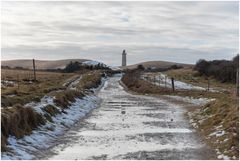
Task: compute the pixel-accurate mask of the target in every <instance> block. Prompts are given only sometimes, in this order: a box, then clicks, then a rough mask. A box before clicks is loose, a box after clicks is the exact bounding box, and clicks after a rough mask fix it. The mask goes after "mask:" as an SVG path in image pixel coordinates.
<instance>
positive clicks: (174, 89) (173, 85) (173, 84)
mask: <svg viewBox="0 0 240 161" xmlns="http://www.w3.org/2000/svg"><path fill="white" fill-rule="evenodd" d="M171 80H172V90H173V91H175V88H174V78H173V77H172V78H171Z"/></svg>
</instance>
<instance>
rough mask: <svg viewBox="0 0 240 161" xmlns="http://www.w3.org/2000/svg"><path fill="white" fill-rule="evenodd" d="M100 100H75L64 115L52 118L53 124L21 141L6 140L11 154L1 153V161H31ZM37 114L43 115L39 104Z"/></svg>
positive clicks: (48, 123) (91, 97)
mask: <svg viewBox="0 0 240 161" xmlns="http://www.w3.org/2000/svg"><path fill="white" fill-rule="evenodd" d="M43 100H45V101H46V100H47V101H50V103H51V100H52V99H50V98H48V97H45V98H43ZM99 101H100V99H99V98H98V97H96V96H93V95H92V96H86V97H84V98H83V99H76V102H74V103H72V105H71V106H70V107H69V108H67V109H65V112H66V113H61V114H58V115H56V116H55V117H53V118H52V120H53V122H47V123H46V124H45V125H43V126H41V127H39V128H38V129H37V130H34V131H33V133H32V134H31V135H28V136H25V137H23V138H21V139H16V138H15V137H13V136H10V137H9V138H8V142H9V144H8V145H7V147H8V148H10V149H12V150H11V152H3V153H2V155H1V158H2V159H4V160H5V159H7V160H8V159H11V160H12V159H33V158H34V154H35V153H38V152H39V151H41V149H46V148H49V147H50V146H51V145H52V144H51V143H53V142H54V140H55V139H56V137H57V136H59V135H62V134H63V133H64V130H67V129H68V128H69V127H71V126H72V125H74V123H76V122H77V121H78V120H79V119H81V118H82V117H84V116H85V115H86V114H87V113H89V112H90V111H91V110H92V109H94V108H96V107H97V104H98V102H99ZM36 106H37V107H34V109H37V111H38V112H40V111H41V112H40V113H44V111H42V109H41V107H42V106H39V104H36Z"/></svg>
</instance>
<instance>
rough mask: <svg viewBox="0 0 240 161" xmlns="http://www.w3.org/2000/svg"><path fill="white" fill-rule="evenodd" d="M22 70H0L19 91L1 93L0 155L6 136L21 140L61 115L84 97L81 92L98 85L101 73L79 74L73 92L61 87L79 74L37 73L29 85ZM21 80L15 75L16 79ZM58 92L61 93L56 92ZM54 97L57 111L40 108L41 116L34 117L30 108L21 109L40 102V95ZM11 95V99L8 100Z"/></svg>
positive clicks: (53, 108) (36, 114)
mask: <svg viewBox="0 0 240 161" xmlns="http://www.w3.org/2000/svg"><path fill="white" fill-rule="evenodd" d="M28 72H29V71H26V70H2V73H3V77H2V78H4V79H5V80H6V79H7V80H11V81H17V80H19V84H20V87H19V88H18V87H17V86H16V85H15V86H10V87H5V88H2V90H1V94H2V95H1V98H2V107H3V108H2V109H1V118H2V120H1V137H2V138H1V147H2V151H5V150H7V149H6V144H7V138H8V136H9V135H11V136H15V137H16V138H21V137H23V136H24V135H28V134H31V132H32V130H33V129H35V128H37V127H38V126H39V125H41V124H44V123H45V122H46V121H50V122H51V121H52V117H53V116H56V115H57V114H60V113H62V112H63V113H64V108H68V107H69V105H70V104H71V103H72V102H74V101H75V99H76V98H81V97H83V96H84V91H85V90H87V89H90V88H94V87H97V86H98V85H99V84H100V83H101V77H102V72H101V71H91V72H87V73H86V72H84V73H82V79H81V80H80V82H79V84H77V90H71V89H68V88H67V87H63V84H64V83H66V81H70V80H71V79H74V78H75V77H78V76H79V75H80V74H79V73H71V74H65V73H53V72H38V73H37V74H38V77H37V78H38V81H37V82H33V83H31V84H28V83H26V82H25V81H24V80H25V79H26V77H25V76H26V75H25V76H24V74H27V73H28ZM19 73H21V77H20V76H18V77H17V75H20V74H19ZM59 89H61V90H60V91H59ZM46 94H47V95H50V96H55V100H54V101H55V104H56V105H57V106H59V107H61V108H62V110H59V109H58V108H56V107H55V106H52V105H47V106H46V107H44V108H43V110H44V111H45V114H44V115H41V114H38V113H37V112H35V111H34V110H33V109H32V108H31V107H23V105H24V104H25V103H28V102H30V101H37V102H38V101H40V98H42V97H43V96H44V95H46ZM10 95H13V96H10Z"/></svg>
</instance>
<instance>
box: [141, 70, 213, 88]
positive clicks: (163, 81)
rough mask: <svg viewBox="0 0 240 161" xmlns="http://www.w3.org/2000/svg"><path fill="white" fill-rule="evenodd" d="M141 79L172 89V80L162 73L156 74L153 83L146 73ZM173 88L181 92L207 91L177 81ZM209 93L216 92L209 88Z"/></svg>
mask: <svg viewBox="0 0 240 161" xmlns="http://www.w3.org/2000/svg"><path fill="white" fill-rule="evenodd" d="M147 77H150V78H151V79H147ZM141 78H142V79H144V80H147V81H150V82H151V83H152V84H154V85H158V86H161V87H167V88H172V80H171V79H170V78H169V77H168V76H167V75H165V74H163V73H158V75H157V76H156V77H155V81H154V77H153V76H151V75H149V74H148V73H146V74H144V75H142V76H141ZM174 87H175V89H183V90H200V91H206V90H207V89H206V88H203V87H200V86H194V85H192V84H189V83H185V82H181V81H178V80H174ZM209 91H211V92H216V90H214V89H212V88H210V89H209Z"/></svg>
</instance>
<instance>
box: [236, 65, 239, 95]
mask: <svg viewBox="0 0 240 161" xmlns="http://www.w3.org/2000/svg"><path fill="white" fill-rule="evenodd" d="M236 76H237V78H236V95H237V96H239V69H237V73H236Z"/></svg>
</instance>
